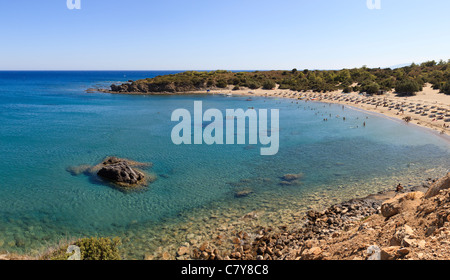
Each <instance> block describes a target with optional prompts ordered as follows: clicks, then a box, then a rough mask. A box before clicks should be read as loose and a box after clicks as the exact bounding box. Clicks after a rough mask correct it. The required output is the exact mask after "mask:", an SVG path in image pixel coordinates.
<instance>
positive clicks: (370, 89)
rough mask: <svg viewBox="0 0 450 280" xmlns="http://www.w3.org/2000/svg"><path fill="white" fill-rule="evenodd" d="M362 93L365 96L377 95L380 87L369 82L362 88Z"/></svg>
mask: <svg viewBox="0 0 450 280" xmlns="http://www.w3.org/2000/svg"><path fill="white" fill-rule="evenodd" d="M362 91H363V92H366V93H367V94H378V92H379V91H380V86H379V85H378V84H377V83H374V82H371V83H369V84H367V85H365V86H363V87H362Z"/></svg>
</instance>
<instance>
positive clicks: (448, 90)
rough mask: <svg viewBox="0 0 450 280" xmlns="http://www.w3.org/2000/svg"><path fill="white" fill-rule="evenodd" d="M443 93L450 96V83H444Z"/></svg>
mask: <svg viewBox="0 0 450 280" xmlns="http://www.w3.org/2000/svg"><path fill="white" fill-rule="evenodd" d="M441 92H442V93H445V94H447V95H450V81H448V82H446V83H444V84H443V85H442V87H441Z"/></svg>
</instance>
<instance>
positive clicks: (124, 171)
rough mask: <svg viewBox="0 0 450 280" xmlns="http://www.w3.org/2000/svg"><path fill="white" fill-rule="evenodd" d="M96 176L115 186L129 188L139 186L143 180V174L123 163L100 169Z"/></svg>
mask: <svg viewBox="0 0 450 280" xmlns="http://www.w3.org/2000/svg"><path fill="white" fill-rule="evenodd" d="M97 175H98V176H100V177H102V178H104V179H106V180H108V181H110V182H113V183H115V184H121V185H129V186H135V185H138V184H141V183H143V181H144V180H145V176H144V174H143V173H141V172H139V171H137V170H134V169H133V168H131V167H130V165H129V164H128V163H127V162H125V161H122V162H118V163H114V164H111V165H106V166H104V167H103V168H102V169H100V171H99V172H98V173H97Z"/></svg>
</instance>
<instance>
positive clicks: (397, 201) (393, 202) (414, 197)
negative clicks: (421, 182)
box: [381, 192, 424, 218]
mask: <svg viewBox="0 0 450 280" xmlns="http://www.w3.org/2000/svg"><path fill="white" fill-rule="evenodd" d="M423 197H424V193H422V192H412V193H405V194H400V195H397V196H395V197H394V198H391V199H388V200H387V201H385V202H384V203H383V204H382V205H381V214H382V215H383V216H384V217H385V218H390V217H392V216H395V215H397V214H399V213H401V212H402V211H403V210H406V209H410V208H412V207H414V206H417V204H418V203H420V200H421V199H422V198H423Z"/></svg>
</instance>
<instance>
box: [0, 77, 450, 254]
mask: <svg viewBox="0 0 450 280" xmlns="http://www.w3.org/2000/svg"><path fill="white" fill-rule="evenodd" d="M170 73H176V72H155V71H152V72H133V71H97V72H0V124H1V127H0V156H1V160H0V252H1V251H9V252H19V253H23V252H26V253H37V252H42V250H44V249H45V248H46V247H47V246H48V245H49V244H57V243H58V242H59V241H60V240H64V239H70V238H72V237H81V236H119V237H126V238H128V240H134V242H137V241H136V240H139V237H141V238H140V239H146V238H147V239H148V240H147V241H146V242H147V245H145V244H144V245H142V246H137V247H133V246H131V245H130V247H129V248H134V249H132V250H134V251H133V252H134V253H136V254H134V255H133V253H130V255H133V256H134V257H136V258H138V256H139V254H141V253H142V254H143V253H144V252H146V251H148V250H153V247H155V246H163V245H164V242H166V243H169V242H178V241H179V240H178V239H177V238H178V234H176V235H175V234H172V233H171V232H172V231H173V230H174V228H175V227H176V224H177V223H178V222H179V223H180V224H182V223H185V222H186V219H188V217H189V216H190V215H192V216H194V213H195V215H198V213H203V212H205V213H206V212H207V211H213V212H214V213H216V214H215V215H216V216H218V217H215V218H216V219H217V218H218V219H220V218H221V215H222V214H227V215H226V216H227V217H226V218H227V219H230V217H229V213H231V212H233V211H234V210H236V209H238V210H239V211H238V210H236V211H238V212H239V213H246V212H250V211H256V210H263V211H265V212H266V213H276V212H277V211H281V212H282V211H287V210H291V211H306V210H307V209H310V208H314V207H324V206H327V205H329V204H330V203H336V202H340V201H342V200H345V199H349V198H353V197H354V196H364V195H367V194H371V193H374V192H377V191H381V190H385V189H389V188H393V186H395V185H396V184H398V183H402V184H405V185H408V184H414V183H420V182H421V180H424V179H426V178H428V177H436V176H441V175H444V173H445V172H447V171H448V166H450V156H449V155H450V144H449V142H448V140H446V139H444V138H442V137H441V136H439V135H437V134H436V133H434V132H432V131H429V130H425V129H422V128H418V127H416V126H414V125H407V124H405V123H403V122H400V121H393V120H391V119H387V118H385V117H382V116H377V115H373V114H366V113H364V112H360V111H356V110H353V109H351V108H349V107H345V108H342V106H339V105H329V104H324V103H313V102H308V103H305V102H303V101H298V102H297V101H293V100H287V99H276V98H262V97H261V98H253V101H252V102H248V101H246V99H247V97H224V96H219V95H211V96H201V95H198V96H131V95H112V94H105V93H88V92H86V91H85V90H86V89H88V88H92V87H104V88H106V87H108V86H109V85H110V84H112V83H118V82H126V81H127V80H130V79H132V80H136V79H141V78H149V77H150V78H151V77H154V76H157V75H164V74H170ZM197 100H198V101H203V107H204V110H206V109H208V108H217V109H220V110H222V111H223V112H225V110H226V109H238V108H242V109H247V108H248V107H249V106H252V107H254V108H255V109H272V108H274V109H279V110H280V150H279V153H278V154H277V155H275V156H261V155H260V150H259V148H258V147H257V146H252V145H213V146H208V145H180V146H176V145H174V144H173V143H172V141H171V138H170V136H171V130H172V128H173V127H174V125H175V124H176V123H174V122H171V114H172V112H173V111H174V110H175V109H178V108H186V109H189V110H192V108H193V103H194V101H197ZM330 115H331V117H330ZM338 116H339V117H338ZM343 116H345V117H346V121H343V119H342V117H343ZM324 118H328V119H329V121H328V122H324V121H323V119H324ZM363 122H366V127H363V126H362V124H363ZM107 156H118V157H123V158H128V159H132V160H136V161H140V162H150V163H153V167H152V168H151V169H150V170H148V172H151V173H154V174H156V175H157V176H158V179H157V180H156V181H155V182H154V183H152V184H151V185H150V186H149V188H148V189H147V190H146V191H143V192H136V193H124V192H120V191H118V190H116V189H114V188H111V187H110V186H108V185H103V184H99V183H98V182H96V181H95V180H92V178H89V177H87V176H84V175H80V176H73V175H72V174H70V173H69V172H67V171H66V169H67V168H68V167H71V166H79V165H83V164H88V165H95V164H97V163H99V162H100V161H101V160H102V159H104V158H105V157H107ZM288 173H295V174H298V173H303V174H304V176H303V179H302V184H298V185H293V186H283V185H280V182H281V181H280V177H281V176H283V175H284V174H288ZM239 188H244V189H251V190H252V191H253V193H252V194H251V195H250V196H248V197H245V198H236V197H235V195H234V193H235V191H236V189H239ZM228 210H230V211H228ZM231 210H233V211H231ZM202 211H203V212H202ZM225 212H226V213H225ZM281 212H280V213H281ZM239 213H238V214H239ZM239 215H240V214H239ZM268 216H270V215H269V214H268ZM197 220H198V219H197ZM197 220H191V224H190V227H196V226H198V227H199V228H200V230H201V226H199V225H198V224H195V223H196V222H195V221H197ZM169 221H170V224H171V225H170V228H169V229H168V227H167V225H166V224H167V223H169ZM192 221H194V222H192ZM267 221H272V222H273V220H270V219H268V220H267ZM193 223H194V224H193ZM205 223H206V222H205ZM164 230H166V231H164ZM184 230H185V229H184ZM188 231H189V230H188ZM130 232H132V233H130ZM149 232H151V234H150V233H149ZM149 235H151V236H149ZM163 235H165V236H166V238H162V237H161V236H163ZM156 239H157V240H156ZM182 239H183V238H182V237H180V240H182ZM129 242H131V241H129ZM152 242H153V243H152ZM155 242H156V243H157V245H155V244H156V243H155ZM130 250H131V249H130ZM138 251H139V252H138ZM137 252H138V253H137Z"/></svg>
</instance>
